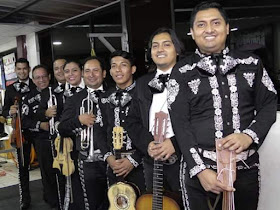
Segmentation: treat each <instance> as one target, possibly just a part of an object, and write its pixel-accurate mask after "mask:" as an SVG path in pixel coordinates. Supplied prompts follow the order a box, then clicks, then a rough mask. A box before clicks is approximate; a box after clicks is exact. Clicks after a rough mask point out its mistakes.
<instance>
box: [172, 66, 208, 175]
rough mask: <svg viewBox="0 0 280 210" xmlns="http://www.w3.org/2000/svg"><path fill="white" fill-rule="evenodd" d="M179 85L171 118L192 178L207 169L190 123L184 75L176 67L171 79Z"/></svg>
mask: <svg viewBox="0 0 280 210" xmlns="http://www.w3.org/2000/svg"><path fill="white" fill-rule="evenodd" d="M171 79H173V80H174V82H176V83H177V84H178V87H179V91H178V94H177V96H176V98H175V100H174V101H173V103H172V104H171V105H170V110H169V112H170V117H171V122H172V127H173V130H174V132H175V136H176V141H177V143H178V146H179V148H180V150H181V152H182V155H183V157H184V160H185V161H186V163H187V166H188V170H189V175H190V177H193V176H196V175H197V174H198V173H200V172H201V171H203V170H205V169H206V165H205V164H204V162H203V160H202V158H201V156H200V154H199V151H198V144H197V140H196V137H195V135H194V133H193V132H192V131H193V130H194V129H192V126H191V123H190V102H189V99H188V95H190V94H189V93H188V90H187V88H186V87H187V85H185V81H184V74H182V73H181V72H179V70H178V68H176V67H174V69H173V70H172V74H171V78H170V80H171Z"/></svg>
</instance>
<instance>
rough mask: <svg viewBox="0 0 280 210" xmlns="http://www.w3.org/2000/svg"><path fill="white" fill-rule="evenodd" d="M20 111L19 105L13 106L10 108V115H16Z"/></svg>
mask: <svg viewBox="0 0 280 210" xmlns="http://www.w3.org/2000/svg"><path fill="white" fill-rule="evenodd" d="M17 110H18V105H12V106H10V115H15V114H16V113H17Z"/></svg>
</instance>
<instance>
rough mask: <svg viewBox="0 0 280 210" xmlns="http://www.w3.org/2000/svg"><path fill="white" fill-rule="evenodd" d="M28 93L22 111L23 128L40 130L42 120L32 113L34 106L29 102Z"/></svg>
mask: <svg viewBox="0 0 280 210" xmlns="http://www.w3.org/2000/svg"><path fill="white" fill-rule="evenodd" d="M28 98H29V97H28V95H27V97H26V98H25V99H24V101H23V102H22V106H21V113H22V116H21V117H22V119H21V120H22V129H23V130H29V131H32V132H39V131H40V124H41V121H39V120H37V118H35V116H34V115H33V113H32V107H31V105H30V104H29V103H28Z"/></svg>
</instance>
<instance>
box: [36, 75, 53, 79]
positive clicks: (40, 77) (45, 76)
mask: <svg viewBox="0 0 280 210" xmlns="http://www.w3.org/2000/svg"><path fill="white" fill-rule="evenodd" d="M47 78H49V75H44V76H37V77H34V78H33V79H35V80H40V79H42V80H44V79H47Z"/></svg>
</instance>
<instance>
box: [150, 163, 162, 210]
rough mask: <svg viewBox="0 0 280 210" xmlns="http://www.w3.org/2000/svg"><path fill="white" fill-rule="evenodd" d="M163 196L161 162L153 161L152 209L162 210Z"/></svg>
mask: <svg viewBox="0 0 280 210" xmlns="http://www.w3.org/2000/svg"><path fill="white" fill-rule="evenodd" d="M162 198H163V163H162V162H161V161H156V160H155V161H154V171H153V208H152V210H162Z"/></svg>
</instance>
